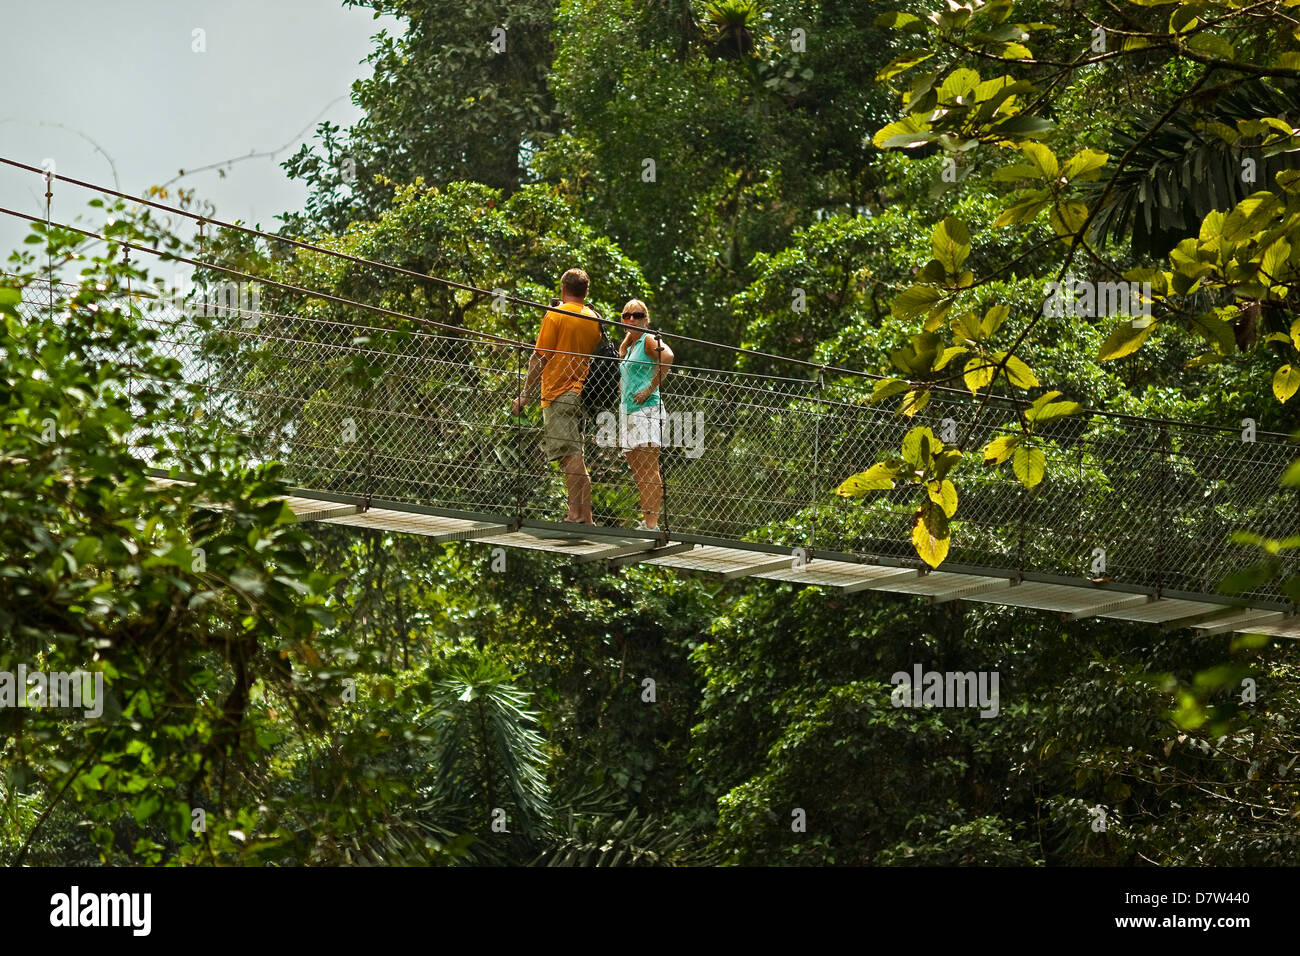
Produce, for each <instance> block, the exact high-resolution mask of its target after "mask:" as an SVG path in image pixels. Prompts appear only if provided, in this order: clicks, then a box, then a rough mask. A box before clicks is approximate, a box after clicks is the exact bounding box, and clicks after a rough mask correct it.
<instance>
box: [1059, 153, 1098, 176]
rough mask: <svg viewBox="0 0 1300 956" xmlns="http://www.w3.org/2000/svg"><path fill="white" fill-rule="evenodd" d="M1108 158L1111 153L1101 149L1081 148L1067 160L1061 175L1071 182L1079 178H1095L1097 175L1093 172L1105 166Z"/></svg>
mask: <svg viewBox="0 0 1300 956" xmlns="http://www.w3.org/2000/svg"><path fill="white" fill-rule="evenodd" d="M1108 159H1110V154H1109V153H1103V152H1102V151H1101V150H1098V149H1081V150H1079V152H1077V153H1075V154H1074V155H1073V156H1071V157H1070V158H1069V159H1067V160H1066V161H1065V165H1064V166H1062V167H1061V175H1062V176H1064V177H1065V178H1066V179H1068V180H1069V181H1070V182H1074V181H1075V180H1077V179H1084V180H1087V179H1095V178H1096V177H1095V176H1093V175H1091V174H1092V173H1095V172H1096V171H1097V170H1099V169H1101V167H1103V166H1105V165H1106V161H1107V160H1108Z"/></svg>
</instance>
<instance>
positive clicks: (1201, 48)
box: [1187, 33, 1237, 60]
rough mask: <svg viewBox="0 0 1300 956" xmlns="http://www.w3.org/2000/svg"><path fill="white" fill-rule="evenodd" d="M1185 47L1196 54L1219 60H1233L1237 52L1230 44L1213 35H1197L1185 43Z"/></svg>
mask: <svg viewBox="0 0 1300 956" xmlns="http://www.w3.org/2000/svg"><path fill="white" fill-rule="evenodd" d="M1187 45H1188V46H1189V47H1190V48H1191V49H1193V50H1195V51H1196V52H1197V53H1203V54H1205V55H1206V56H1210V57H1214V58H1216V59H1220V60H1235V59H1236V58H1237V52H1236V51H1235V50H1234V49H1233V48H1232V44H1231V43H1229V42H1228V41H1227V40H1225V39H1224V38H1223V37H1221V36H1219V35H1217V34H1214V33H1198V34H1196V35H1195V36H1193V37H1192V38H1191V39H1190V40H1188V41H1187Z"/></svg>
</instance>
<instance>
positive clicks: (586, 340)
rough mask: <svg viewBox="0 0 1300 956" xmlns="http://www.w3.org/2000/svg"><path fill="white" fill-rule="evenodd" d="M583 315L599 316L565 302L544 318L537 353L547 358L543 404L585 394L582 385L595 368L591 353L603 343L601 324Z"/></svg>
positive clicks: (538, 337)
mask: <svg viewBox="0 0 1300 956" xmlns="http://www.w3.org/2000/svg"><path fill="white" fill-rule="evenodd" d="M579 315H589V316H591V317H592V318H593V319H594V318H595V317H596V313H595V312H593V311H591V309H589V308H587V307H586V306H585V305H581V304H580V303H577V302H565V303H563V304H562V305H560V306H558V307H557V308H556V309H555V310H554V311H551V312H547V313H546V315H545V316H544V317H543V318H542V328H541V331H539V332H538V333H537V351H539V352H542V353H544V354H545V355H546V358H547V362H546V367H545V368H544V369H542V404H543V405H549V404H551V402H553V401H555V400H556V399H557V398H559V397H560V396H561V395H563V394H564V393H565V392H579V393H580V392H581V391H582V382H583V380H584V379H585V378H586V377H587V371H588V369H590V367H591V353H592V352H593V351H594V350H595V348H596V343H597V342H599V341H600V323H598V322H591V321H588V320H587V319H582V318H579V317H578V316H579ZM566 353H573V354H566Z"/></svg>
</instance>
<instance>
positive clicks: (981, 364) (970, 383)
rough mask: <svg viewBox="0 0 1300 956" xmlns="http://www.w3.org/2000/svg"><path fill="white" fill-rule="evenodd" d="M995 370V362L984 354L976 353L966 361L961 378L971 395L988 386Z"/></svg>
mask: <svg viewBox="0 0 1300 956" xmlns="http://www.w3.org/2000/svg"><path fill="white" fill-rule="evenodd" d="M996 372H997V363H995V362H994V361H993V360H992V359H990V358H989V357H988V356H985V355H977V356H975V357H974V358H972V359H970V360H969V361H968V362H967V363H966V368H965V370H964V371H963V373H962V378H963V379H964V380H965V382H966V387H967V388H969V389H970V393H971V394H972V395H977V394H979V390H980V389H981V388H988V386H989V385H990V384H991V383H992V382H993V375H994V374H995V373H996Z"/></svg>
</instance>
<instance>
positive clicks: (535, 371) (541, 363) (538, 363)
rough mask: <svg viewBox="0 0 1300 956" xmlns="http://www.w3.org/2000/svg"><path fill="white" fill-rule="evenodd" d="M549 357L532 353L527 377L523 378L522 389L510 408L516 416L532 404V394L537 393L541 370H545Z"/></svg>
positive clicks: (536, 352) (539, 353) (535, 352)
mask: <svg viewBox="0 0 1300 956" xmlns="http://www.w3.org/2000/svg"><path fill="white" fill-rule="evenodd" d="M549 357H550V356H547V355H543V354H542V353H541V352H538V351H534V352H533V355H532V357H531V358H530V359H529V360H528V375H527V376H526V377H525V378H524V387H523V389H522V391H520V393H519V397H518V398H516V399H515V401H514V404H513V405H512V406H511V409H512V411H513V412H514V413H515V414H516V415H520V414H523V410H524V409H525V408H527V407H528V406H529V405H531V404H532V403H533V393H534V392H535V391H537V385H538V383H539V382H540V381H541V380H542V369H544V368H546V362H547V360H548V359H549Z"/></svg>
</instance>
